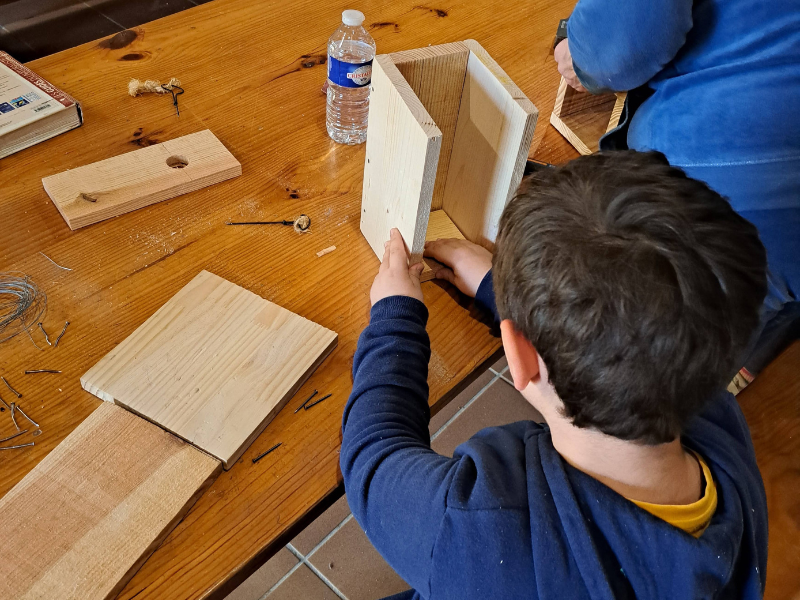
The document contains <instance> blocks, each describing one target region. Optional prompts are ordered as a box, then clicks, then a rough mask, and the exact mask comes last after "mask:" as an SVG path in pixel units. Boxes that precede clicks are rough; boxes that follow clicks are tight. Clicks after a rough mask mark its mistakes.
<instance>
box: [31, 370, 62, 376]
mask: <svg viewBox="0 0 800 600" xmlns="http://www.w3.org/2000/svg"><path fill="white" fill-rule="evenodd" d="M34 373H61V371H55V370H53V369H31V370H28V371H25V375H33V374H34Z"/></svg>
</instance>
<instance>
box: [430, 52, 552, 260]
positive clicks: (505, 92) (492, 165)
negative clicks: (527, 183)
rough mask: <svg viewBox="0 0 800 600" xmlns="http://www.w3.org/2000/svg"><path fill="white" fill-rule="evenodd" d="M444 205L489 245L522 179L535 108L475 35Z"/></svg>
mask: <svg viewBox="0 0 800 600" xmlns="http://www.w3.org/2000/svg"><path fill="white" fill-rule="evenodd" d="M464 43H465V44H466V45H467V47H469V48H470V51H471V52H470V56H469V59H468V61H467V75H466V79H465V81H464V90H463V94H462V98H461V108H460V110H459V113H458V124H457V126H456V134H455V140H454V143H453V152H452V155H451V157H450V166H449V169H448V173H447V184H446V187H445V193H444V202H443V207H444V210H445V212H447V214H448V216H449V217H450V218H451V219H452V220H453V222H454V223H455V224H456V226H457V227H458V228H459V229H460V230H461V233H463V234H464V237H466V238H467V239H468V240H470V241H472V242H475V243H479V244H481V245H483V246H486V247H487V248H490V249H491V248H492V247H493V246H494V240H495V237H496V236H497V229H498V226H499V223H500V215H502V213H503V209H504V208H505V207H506V204H507V203H508V201H509V200H510V199H511V197H512V196H513V194H514V193H515V192H516V189H517V186H518V185H519V182H520V180H521V179H522V173H523V171H524V168H525V160H526V158H527V156H528V151H529V150H530V145H531V140H532V139H533V130H534V128H535V127H536V119H537V117H538V111H537V110H536V107H535V106H534V105H533V104H532V103H531V101H530V100H528V98H527V97H526V96H525V94H523V93H522V91H521V90H520V89H519V88H518V87H517V86H516V85H514V83H513V82H512V81H511V79H510V78H509V77H508V75H506V73H505V72H504V71H503V70H502V69H501V68H500V67H499V65H498V64H497V63H496V62H495V61H494V60H493V59H492V58H491V57H490V56H489V54H488V53H487V52H486V51H485V50H484V49H483V48H482V47H481V46H480V44H478V43H477V42H476V41H474V40H467V41H466V42H464Z"/></svg>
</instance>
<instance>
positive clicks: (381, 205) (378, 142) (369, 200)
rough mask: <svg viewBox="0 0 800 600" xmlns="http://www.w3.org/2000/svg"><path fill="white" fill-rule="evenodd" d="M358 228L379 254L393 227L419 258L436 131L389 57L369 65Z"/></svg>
mask: <svg viewBox="0 0 800 600" xmlns="http://www.w3.org/2000/svg"><path fill="white" fill-rule="evenodd" d="M369 102H370V103H369V124H368V126H367V150H366V160H365V161H364V184H363V193H362V199H361V233H363V234H364V237H365V238H366V239H367V241H368V242H369V245H370V247H371V248H372V250H373V251H374V252H375V254H376V255H377V256H378V257H379V258H381V259H382V258H383V244H384V242H385V241H386V240H388V239H389V231H390V230H391V228H392V227H397V228H398V229H399V230H400V233H401V234H403V239H404V240H405V241H406V244H408V248H409V251H410V253H411V257H412V260H414V261H419V260H420V259H421V258H422V251H423V247H424V244H425V231H426V230H427V227H428V216H429V214H430V209H431V200H432V198H433V185H434V178H435V177H436V167H437V164H438V160H439V151H440V149H441V145H442V132H441V131H440V130H439V128H438V127H437V126H436V124H435V123H434V122H433V119H432V118H431V116H430V115H429V114H428V112H427V111H426V110H425V107H424V106H423V105H422V103H421V102H420V101H419V98H417V96H416V95H415V94H414V91H413V90H412V89H411V87H410V86H409V84H408V82H407V81H406V80H405V79H404V78H403V76H402V75H401V74H400V71H398V69H397V67H396V66H395V65H394V63H393V62H392V59H391V57H390V56H387V55H380V56H378V57H376V58H375V61H374V62H373V66H372V84H371V91H370V101H369Z"/></svg>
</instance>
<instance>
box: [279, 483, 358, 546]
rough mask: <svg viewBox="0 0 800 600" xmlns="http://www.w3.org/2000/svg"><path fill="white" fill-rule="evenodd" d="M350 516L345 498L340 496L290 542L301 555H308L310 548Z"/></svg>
mask: <svg viewBox="0 0 800 600" xmlns="http://www.w3.org/2000/svg"><path fill="white" fill-rule="evenodd" d="M349 514H350V507H349V506H348V505H347V497H346V496H342V497H341V498H339V499H338V500H337V501H336V502H335V503H334V504H333V506H331V507H330V508H329V509H328V510H326V511H325V512H324V513H322V514H321V515H320V516H319V517H317V518H316V519H315V520H314V522H313V523H311V524H310V525H309V526H308V527H306V528H305V529H304V530H303V531H302V532H301V533H299V534H298V535H297V537H295V538H294V539H293V540H292V546H294V547H295V548H296V549H297V550H298V551H299V552H300V553H301V554H308V553H309V552H311V550H312V548H314V546H316V545H317V544H319V543H320V542H321V541H322V538H324V537H325V536H326V535H328V534H329V533H330V532H331V531H333V528H334V527H336V526H337V525H338V524H339V523H341V522H342V520H344V518H345V517H346V516H347V515H349Z"/></svg>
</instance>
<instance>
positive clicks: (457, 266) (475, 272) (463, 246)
mask: <svg viewBox="0 0 800 600" xmlns="http://www.w3.org/2000/svg"><path fill="white" fill-rule="evenodd" d="M425 256H430V257H431V258H433V259H435V260H438V261H439V262H440V263H442V264H443V265H444V267H440V268H439V269H438V270H436V271H435V272H434V274H433V275H434V277H436V279H444V280H445V281H449V282H450V283H452V284H453V285H455V286H456V287H457V288H458V289H459V290H461V291H462V292H463V293H465V294H467V295H468V296H471V297H473V298H474V297H475V294H476V293H478V286H479V285H480V284H481V281H483V278H484V277H485V276H486V274H487V273H488V272H489V271H490V270H491V268H492V253H491V252H489V251H488V250H487V249H486V248H484V247H483V246H479V245H478V244H473V243H472V242H468V241H467V240H457V239H440V240H433V241H431V242H425Z"/></svg>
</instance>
